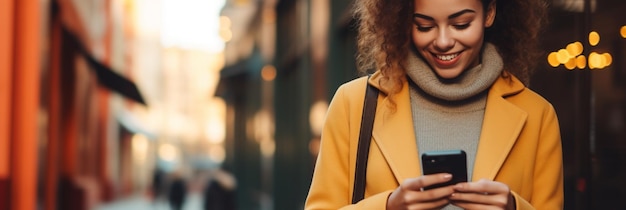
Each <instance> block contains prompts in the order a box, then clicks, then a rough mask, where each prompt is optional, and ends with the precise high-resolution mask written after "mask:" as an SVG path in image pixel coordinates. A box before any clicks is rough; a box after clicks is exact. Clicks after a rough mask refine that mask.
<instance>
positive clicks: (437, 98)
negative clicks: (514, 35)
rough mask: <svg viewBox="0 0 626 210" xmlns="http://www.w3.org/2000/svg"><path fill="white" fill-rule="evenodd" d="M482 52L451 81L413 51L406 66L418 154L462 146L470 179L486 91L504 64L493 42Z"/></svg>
mask: <svg viewBox="0 0 626 210" xmlns="http://www.w3.org/2000/svg"><path fill="white" fill-rule="evenodd" d="M481 53H482V54H481V55H482V56H481V57H482V59H481V61H482V62H481V64H479V65H478V66H475V67H473V68H470V69H467V70H466V71H465V72H463V73H462V74H461V75H459V76H458V77H457V78H454V79H451V80H445V79H441V78H439V77H438V76H437V75H436V74H435V72H434V71H433V70H432V69H431V68H430V66H429V65H428V64H426V63H425V62H424V61H423V60H422V58H421V57H419V56H418V55H417V52H415V51H414V50H412V51H411V52H410V53H409V57H408V62H407V66H406V69H407V75H408V77H409V78H410V81H409V83H410V84H411V85H410V88H411V91H410V96H411V109H412V113H413V122H414V123H413V124H414V126H415V127H414V129H415V136H416V137H417V146H418V151H419V153H420V154H419V155H420V157H421V155H422V154H423V153H424V152H426V151H434V150H451V149H462V150H464V151H465V152H466V154H467V169H468V178H470V179H471V176H472V170H473V168H474V160H475V157H476V149H477V147H478V140H479V138H480V131H481V127H482V122H483V118H484V114H485V105H486V101H487V92H488V91H487V90H488V89H489V87H491V85H492V84H493V83H494V82H495V81H496V79H497V78H498V76H500V74H501V73H502V67H503V61H502V58H501V57H500V55H499V54H498V52H497V50H496V48H495V46H494V45H492V44H490V43H485V45H484V48H483V51H482V52H481ZM420 159H421V158H420ZM450 207H452V206H448V207H446V209H449V208H450Z"/></svg>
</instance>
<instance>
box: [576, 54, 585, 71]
mask: <svg viewBox="0 0 626 210" xmlns="http://www.w3.org/2000/svg"><path fill="white" fill-rule="evenodd" d="M586 66H587V58H586V57H585V55H579V56H578V57H576V67H577V68H578V69H584V68H585V67H586Z"/></svg>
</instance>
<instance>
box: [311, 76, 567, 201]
mask: <svg viewBox="0 0 626 210" xmlns="http://www.w3.org/2000/svg"><path fill="white" fill-rule="evenodd" d="M380 77H381V75H380V74H379V73H378V72H377V73H375V74H374V75H372V77H371V78H370V80H369V83H370V84H372V85H374V86H376V87H378V85H377V84H378V81H379V80H380ZM366 81H367V77H361V78H359V79H356V80H353V81H351V82H348V83H346V84H344V85H342V86H341V87H340V88H339V89H338V90H337V92H336V94H335V96H334V97H333V100H332V102H331V103H330V106H329V109H328V113H327V116H326V122H325V125H324V130H323V132H322V137H321V138H322V140H321V146H320V153H319V156H318V159H317V162H316V166H315V172H314V174H313V180H312V182H311V187H310V190H309V194H308V197H307V200H306V205H305V209H385V206H386V202H387V198H388V197H389V195H390V194H391V192H392V191H393V190H394V189H396V188H397V187H398V186H399V183H402V182H403V181H404V180H405V179H407V178H412V177H418V176H420V175H421V173H422V172H421V166H420V162H419V160H418V154H419V153H418V151H417V144H416V142H415V134H414V128H413V120H412V116H411V104H410V99H409V87H408V82H405V84H404V85H403V88H402V90H401V92H400V93H399V94H398V95H397V96H396V97H395V100H396V104H397V106H396V107H397V108H396V111H395V112H393V111H391V109H390V108H389V101H388V100H386V96H387V95H386V94H385V93H383V92H381V94H380V95H379V97H378V107H377V110H376V119H375V122H374V128H373V132H372V144H371V147H370V154H369V161H368V166H367V181H366V182H367V184H366V188H365V189H366V192H365V199H364V200H362V201H361V202H359V203H357V204H355V205H350V202H351V198H352V197H351V196H352V187H353V182H354V165H355V162H356V148H357V144H358V138H359V129H360V124H361V112H362V109H363V100H364V97H365V87H366V84H365V83H366ZM562 165H563V164H562V151H561V136H560V131H559V124H558V120H557V116H556V113H555V111H554V108H553V107H552V105H551V104H550V103H549V102H548V101H546V100H545V99H544V98H542V97H541V96H539V95H538V94H536V93H535V92H533V91H531V90H530V89H527V88H525V87H524V85H523V84H522V83H521V82H520V81H519V80H517V79H516V78H514V77H512V78H510V79H505V78H502V77H500V78H498V79H497V80H496V82H495V83H494V85H493V86H492V87H491V88H490V89H489V93H488V96H487V106H486V110H485V117H484V121H483V126H482V131H481V136H480V140H479V145H478V150H477V154H476V162H475V166H474V171H473V173H472V174H473V177H472V178H471V179H472V180H473V181H477V180H479V179H481V178H486V179H489V180H495V181H499V182H503V183H505V184H507V185H508V186H509V188H510V189H511V191H512V192H513V195H514V196H515V200H516V205H517V209H518V210H526V209H540V210H552V209H562V208H563V170H562Z"/></svg>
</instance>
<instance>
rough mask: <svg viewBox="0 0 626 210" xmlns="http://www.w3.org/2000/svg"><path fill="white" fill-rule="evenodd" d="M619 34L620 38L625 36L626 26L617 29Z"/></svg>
mask: <svg viewBox="0 0 626 210" xmlns="http://www.w3.org/2000/svg"><path fill="white" fill-rule="evenodd" d="M619 34H621V35H622V38H626V26H622V28H620V29H619Z"/></svg>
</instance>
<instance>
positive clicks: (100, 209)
mask: <svg viewBox="0 0 626 210" xmlns="http://www.w3.org/2000/svg"><path fill="white" fill-rule="evenodd" d="M202 203H203V201H202V197H201V195H200V194H198V193H190V194H189V195H187V199H186V200H185V204H184V205H183V210H202ZM95 210H170V206H169V204H168V203H167V200H165V199H157V200H156V201H152V200H151V199H149V198H148V197H146V196H144V195H136V196H131V197H129V198H126V199H120V200H116V201H113V202H111V203H104V204H101V205H98V206H96V208H95Z"/></svg>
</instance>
